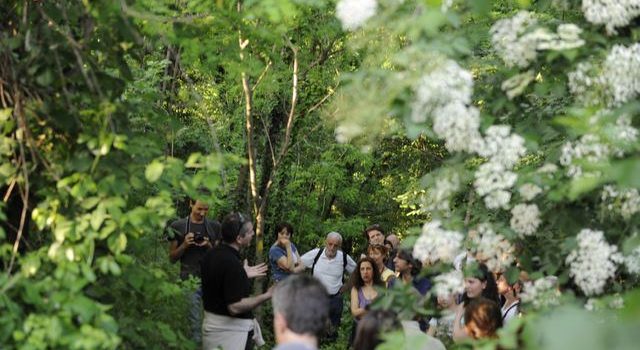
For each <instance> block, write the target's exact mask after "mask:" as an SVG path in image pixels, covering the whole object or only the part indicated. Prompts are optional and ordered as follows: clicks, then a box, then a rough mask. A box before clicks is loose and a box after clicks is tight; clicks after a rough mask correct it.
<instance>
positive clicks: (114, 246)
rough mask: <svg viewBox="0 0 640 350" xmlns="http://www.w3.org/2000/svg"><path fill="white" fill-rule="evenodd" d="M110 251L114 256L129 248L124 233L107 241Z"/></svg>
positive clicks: (112, 236)
mask: <svg viewBox="0 0 640 350" xmlns="http://www.w3.org/2000/svg"><path fill="white" fill-rule="evenodd" d="M107 244H108V245H109V250H111V251H112V252H113V253H114V254H119V253H122V252H123V251H124V250H125V249H126V248H127V236H126V235H125V234H124V233H121V234H119V235H111V236H110V237H109V239H108V240H107Z"/></svg>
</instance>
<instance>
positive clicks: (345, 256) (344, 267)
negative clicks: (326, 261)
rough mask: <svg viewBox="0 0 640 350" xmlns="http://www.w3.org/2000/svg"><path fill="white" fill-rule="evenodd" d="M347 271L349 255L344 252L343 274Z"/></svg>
mask: <svg viewBox="0 0 640 350" xmlns="http://www.w3.org/2000/svg"><path fill="white" fill-rule="evenodd" d="M346 270H347V253H345V252H342V274H344V272H345V271H346Z"/></svg>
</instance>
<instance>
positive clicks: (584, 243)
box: [566, 229, 623, 296]
mask: <svg viewBox="0 0 640 350" xmlns="http://www.w3.org/2000/svg"><path fill="white" fill-rule="evenodd" d="M577 239H578V249H575V250H573V251H571V253H569V255H568V256H567V259H566V263H567V264H568V265H569V266H570V269H569V275H570V276H571V277H573V280H574V282H575V283H576V284H577V285H578V287H580V289H582V291H583V292H584V294H585V295H588V296H590V295H597V294H600V293H602V291H603V289H604V287H605V285H606V283H607V280H608V279H610V278H611V277H613V276H614V274H615V272H616V268H617V265H618V264H619V263H621V262H623V257H622V255H621V254H620V253H618V247H616V246H614V245H610V244H608V243H607V241H606V240H605V239H604V233H603V232H602V231H595V230H590V229H583V230H582V231H580V233H578V236H577Z"/></svg>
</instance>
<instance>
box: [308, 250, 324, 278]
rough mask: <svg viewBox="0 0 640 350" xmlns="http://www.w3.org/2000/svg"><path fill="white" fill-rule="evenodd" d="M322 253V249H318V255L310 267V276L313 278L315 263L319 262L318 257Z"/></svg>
mask: <svg viewBox="0 0 640 350" xmlns="http://www.w3.org/2000/svg"><path fill="white" fill-rule="evenodd" d="M322 252H324V248H318V254H316V257H315V258H313V265H311V276H313V270H314V269H315V268H316V263H317V262H318V260H320V255H322Z"/></svg>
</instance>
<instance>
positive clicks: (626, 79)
mask: <svg viewBox="0 0 640 350" xmlns="http://www.w3.org/2000/svg"><path fill="white" fill-rule="evenodd" d="M602 76H603V78H604V79H605V80H606V82H607V87H608V89H609V92H610V94H611V98H612V102H611V103H612V105H614V106H619V105H621V104H623V103H625V102H628V101H630V100H632V99H634V98H636V97H637V96H638V95H639V94H640V44H638V43H636V44H633V45H631V46H629V47H626V46H623V45H614V46H613V48H612V49H611V52H610V53H609V55H607V59H606V60H605V62H604V65H603V72H602Z"/></svg>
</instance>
